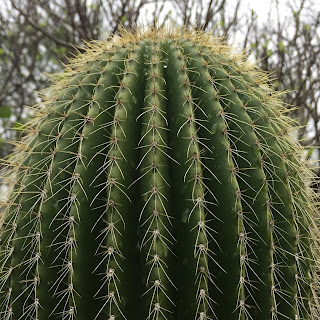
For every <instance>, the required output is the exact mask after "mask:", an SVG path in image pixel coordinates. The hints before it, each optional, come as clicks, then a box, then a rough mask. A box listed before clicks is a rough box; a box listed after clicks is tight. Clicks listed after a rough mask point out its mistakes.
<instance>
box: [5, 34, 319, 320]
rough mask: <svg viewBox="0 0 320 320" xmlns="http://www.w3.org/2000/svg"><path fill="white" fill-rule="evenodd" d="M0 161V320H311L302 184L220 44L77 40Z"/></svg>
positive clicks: (254, 77) (269, 117) (300, 166)
mask: <svg viewBox="0 0 320 320" xmlns="http://www.w3.org/2000/svg"><path fill="white" fill-rule="evenodd" d="M52 77H53V82H54V83H53V85H52V86H51V87H50V88H48V89H47V90H45V91H44V92H43V94H42V95H43V100H44V102H42V103H41V104H39V106H36V107H34V108H33V112H34V118H33V120H31V121H30V123H29V124H28V125H27V126H26V130H25V132H26V134H25V136H24V138H23V140H22V141H21V142H19V143H17V148H16V152H15V153H14V154H13V155H12V156H11V157H10V158H8V159H6V160H5V164H6V165H7V166H8V167H9V168H10V169H9V170H8V172H7V173H6V174H5V176H4V177H3V178H5V179H7V181H8V184H9V185H10V194H9V197H8V200H7V201H6V202H5V204H4V206H3V207H4V218H3V223H2V229H1V249H0V319H1V320H20V319H21V320H58V319H59V320H60V319H61V320H123V319H127V320H135V319H139V320H165V319H167V320H170V319H172V320H173V319H174V320H183V319H186V320H188V319H195V320H205V319H217V320H286V319H290V320H311V319H320V307H319V299H318V297H317V291H318V282H319V279H318V276H317V271H319V249H318V246H317V241H318V240H319V229H318V222H317V216H316V209H317V208H316V201H315V200H314V198H315V196H314V194H313V192H312V191H311V189H310V188H309V186H308V183H310V182H312V181H313V179H314V177H313V176H312V174H311V171H310V169H309V168H308V166H307V164H306V162H305V161H303V160H302V158H303V150H302V148H301V147H300V145H299V144H298V143H297V142H296V141H294V139H292V137H291V136H290V134H289V133H290V132H291V131H294V130H296V129H295V128H296V126H295V124H292V120H290V118H289V117H287V116H286V112H287V110H288V108H286V107H285V106H283V105H282V103H281V101H280V100H279V98H278V97H277V95H278V93H275V92H274V91H273V90H272V89H271V88H270V87H269V86H268V84H267V83H268V81H269V80H268V76H267V75H266V74H265V73H264V72H262V71H260V70H259V69H257V68H256V67H255V65H253V64H250V63H249V62H248V61H247V60H246V57H245V56H244V55H243V54H240V53H238V52H237V51H236V50H234V49H233V48H231V47H229V46H227V45H226V44H225V43H224V41H223V40H221V39H217V38H213V37H212V36H211V35H209V34H206V33H204V32H195V31H190V30H184V29H179V30H178V29H174V28H173V29H172V28H167V29H164V28H163V29H159V30H158V29H157V30H151V29H150V30H147V31H137V32H136V33H134V34H132V33H128V32H125V31H122V34H121V36H120V37H114V38H112V39H111V40H108V41H101V42H93V43H89V44H88V45H87V48H86V52H85V53H83V54H79V55H78V56H77V57H76V58H74V59H72V60H71V61H70V65H68V66H67V67H66V69H65V71H64V72H63V73H62V74H59V75H56V76H52Z"/></svg>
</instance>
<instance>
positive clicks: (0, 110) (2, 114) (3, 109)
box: [0, 106, 11, 118]
mask: <svg viewBox="0 0 320 320" xmlns="http://www.w3.org/2000/svg"><path fill="white" fill-rule="evenodd" d="M10 116H11V107H10V106H0V118H10Z"/></svg>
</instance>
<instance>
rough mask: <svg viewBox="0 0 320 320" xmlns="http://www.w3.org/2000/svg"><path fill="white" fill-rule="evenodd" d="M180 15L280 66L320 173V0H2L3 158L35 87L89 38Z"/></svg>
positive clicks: (277, 72)
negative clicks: (122, 27)
mask: <svg viewBox="0 0 320 320" xmlns="http://www.w3.org/2000/svg"><path fill="white" fill-rule="evenodd" d="M172 20H173V21H175V22H176V23H177V24H179V25H186V26H188V27H191V26H192V27H194V28H196V29H204V30H207V31H210V32H212V33H213V34H215V35H217V36H227V37H228V39H229V40H228V41H229V42H230V44H232V43H234V44H236V45H237V46H238V47H239V48H240V49H241V50H244V51H245V52H246V53H247V54H248V55H249V58H250V59H251V60H254V61H257V64H258V65H259V67H260V68H262V69H264V70H267V71H270V72H272V79H273V85H274V88H275V89H276V90H279V91H283V90H286V91H285V93H284V94H283V95H282V98H283V100H284V102H285V103H286V105H287V106H288V109H291V107H292V106H296V108H295V109H294V110H291V111H289V114H290V116H291V117H293V118H295V119H297V120H298V122H299V123H300V124H301V128H300V131H299V132H298V133H297V138H298V139H299V140H300V142H301V143H302V144H303V145H305V146H309V148H308V151H307V154H306V156H307V157H309V158H312V159H313V160H314V171H315V173H316V174H317V175H318V176H319V175H320V170H319V169H318V163H319V159H320V155H319V152H318V148H319V146H320V124H318V123H319V117H320V114H319V113H320V110H319V107H320V105H319V103H320V101H319V98H320V41H319V40H320V4H319V2H318V0H314V1H312V0H288V1H286V0H263V1H261V0H193V1H192V0H171V1H160V0H0V159H3V158H4V157H6V156H8V155H9V156H10V153H11V152H12V150H13V147H14V141H17V140H18V139H19V138H20V136H21V132H22V129H23V125H24V124H25V123H26V122H27V121H28V118H29V117H30V115H31V113H32V111H30V110H29V109H28V108H27V107H26V106H32V105H34V104H36V103H39V102H41V101H40V98H39V97H38V96H37V94H36V93H35V91H39V90H41V89H42V88H45V87H47V86H48V85H49V84H50V82H49V80H48V77H47V76H46V73H57V72H61V71H62V69H63V63H67V61H68V57H69V58H70V57H72V55H73V54H75V53H76V50H80V51H81V47H82V46H83V41H88V40H91V39H104V38H107V37H109V36H110V34H111V33H114V34H117V32H118V30H119V28H120V26H121V25H123V26H124V27H125V28H134V27H136V26H137V25H141V24H147V23H149V24H151V25H160V26H161V25H162V24H166V23H168V22H170V21H172ZM8 141H12V142H13V143H9V142H8ZM3 167H4V163H2V162H1V161H0V170H1V169H3ZM1 183H2V181H1V179H0V186H1ZM0 193H1V188H0Z"/></svg>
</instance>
